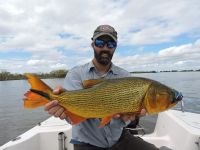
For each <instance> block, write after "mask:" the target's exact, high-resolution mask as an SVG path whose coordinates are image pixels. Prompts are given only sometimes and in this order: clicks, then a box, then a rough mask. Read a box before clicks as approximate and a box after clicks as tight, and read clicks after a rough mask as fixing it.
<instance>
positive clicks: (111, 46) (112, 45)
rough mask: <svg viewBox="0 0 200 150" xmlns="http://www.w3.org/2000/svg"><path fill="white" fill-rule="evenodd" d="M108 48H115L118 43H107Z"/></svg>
mask: <svg viewBox="0 0 200 150" xmlns="http://www.w3.org/2000/svg"><path fill="white" fill-rule="evenodd" d="M107 46H108V48H115V47H116V46H117V43H116V42H114V41H110V42H108V43H107Z"/></svg>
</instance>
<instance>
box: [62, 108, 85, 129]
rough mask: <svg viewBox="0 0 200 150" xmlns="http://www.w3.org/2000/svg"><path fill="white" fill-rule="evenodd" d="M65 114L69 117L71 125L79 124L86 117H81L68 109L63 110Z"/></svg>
mask: <svg viewBox="0 0 200 150" xmlns="http://www.w3.org/2000/svg"><path fill="white" fill-rule="evenodd" d="M65 114H66V115H67V117H68V118H69V119H70V121H71V124H72V125H76V124H79V123H81V122H83V121H85V120H86V119H87V118H84V117H81V116H79V115H76V114H74V113H72V112H70V111H68V110H65Z"/></svg>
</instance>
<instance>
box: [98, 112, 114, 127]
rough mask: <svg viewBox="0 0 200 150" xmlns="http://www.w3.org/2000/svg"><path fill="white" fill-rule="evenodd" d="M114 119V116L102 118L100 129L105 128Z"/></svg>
mask: <svg viewBox="0 0 200 150" xmlns="http://www.w3.org/2000/svg"><path fill="white" fill-rule="evenodd" d="M112 118H113V115H111V116H107V117H104V118H102V119H101V123H100V125H99V127H100V128H102V127H104V126H105V125H106V124H108V123H109V122H110V120H111V119H112Z"/></svg>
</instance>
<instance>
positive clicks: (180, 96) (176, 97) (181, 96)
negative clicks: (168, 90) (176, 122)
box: [172, 91, 183, 103]
mask: <svg viewBox="0 0 200 150" xmlns="http://www.w3.org/2000/svg"><path fill="white" fill-rule="evenodd" d="M182 99H183V95H182V93H181V92H178V91H175V96H174V99H173V101H172V102H173V103H176V102H179V101H181V100H182Z"/></svg>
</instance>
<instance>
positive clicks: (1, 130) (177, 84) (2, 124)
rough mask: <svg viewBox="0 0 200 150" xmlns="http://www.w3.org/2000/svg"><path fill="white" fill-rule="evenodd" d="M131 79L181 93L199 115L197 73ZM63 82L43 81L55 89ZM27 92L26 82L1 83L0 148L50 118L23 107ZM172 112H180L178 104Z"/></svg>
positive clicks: (187, 108)
mask: <svg viewBox="0 0 200 150" xmlns="http://www.w3.org/2000/svg"><path fill="white" fill-rule="evenodd" d="M134 76H140V77H147V78H151V79H154V80H157V81H160V82H162V83H164V84H166V85H168V86H171V87H173V88H175V89H177V90H178V91H181V92H182V93H183V96H184V103H185V111H189V112H196V113H200V72H168V73H167V72H165V73H143V74H134ZM63 80H64V79H45V80H44V81H45V82H46V83H47V84H48V85H50V86H51V87H52V88H55V87H56V86H57V85H61V86H62V84H63ZM28 89H29V84H28V83H27V81H26V80H12V81H0V145H2V144H4V143H6V142H8V141H9V140H11V139H13V138H15V137H17V136H18V135H20V134H22V133H24V132H25V131H27V130H28V129H30V128H32V127H34V126H35V125H37V124H38V123H39V122H41V121H44V120H45V119H47V118H48V117H49V115H48V114H47V113H46V112H45V111H44V110H43V108H38V109H34V110H27V109H24V108H23V97H24V96H23V95H24V93H25V92H26V91H27V90H28ZM174 109H180V105H179V104H178V105H177V106H176V107H175V108H174ZM155 118H156V117H155V116H148V117H143V119H142V121H141V123H142V124H144V126H145V124H146V126H147V127H150V126H152V124H153V123H155Z"/></svg>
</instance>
